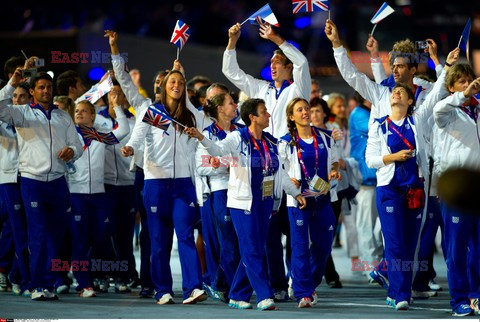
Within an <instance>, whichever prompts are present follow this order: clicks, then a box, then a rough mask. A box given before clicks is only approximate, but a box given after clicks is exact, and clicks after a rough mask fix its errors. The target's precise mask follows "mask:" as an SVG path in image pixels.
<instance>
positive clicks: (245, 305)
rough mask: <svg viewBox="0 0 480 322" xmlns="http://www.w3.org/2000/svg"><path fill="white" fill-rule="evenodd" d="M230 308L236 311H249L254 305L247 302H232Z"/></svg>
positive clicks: (229, 303) (229, 304)
mask: <svg viewBox="0 0 480 322" xmlns="http://www.w3.org/2000/svg"><path fill="white" fill-rule="evenodd" d="M228 306H230V307H233V308H234V309H240V310H247V309H251V308H252V304H250V303H248V302H245V301H235V300H230V301H229V302H228Z"/></svg>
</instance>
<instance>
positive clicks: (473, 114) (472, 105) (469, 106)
mask: <svg viewBox="0 0 480 322" xmlns="http://www.w3.org/2000/svg"><path fill="white" fill-rule="evenodd" d="M477 105H478V101H477V100H476V99H475V98H474V97H471V98H470V99H469V100H468V101H467V102H465V103H464V104H463V105H462V106H460V109H461V110H462V111H464V112H465V114H467V115H468V116H470V118H471V119H472V120H474V121H475V123H477V120H478V113H477V111H476V110H475V109H476V107H477Z"/></svg>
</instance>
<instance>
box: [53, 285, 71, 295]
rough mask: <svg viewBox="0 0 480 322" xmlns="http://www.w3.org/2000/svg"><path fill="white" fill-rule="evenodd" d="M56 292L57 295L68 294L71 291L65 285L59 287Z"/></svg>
mask: <svg viewBox="0 0 480 322" xmlns="http://www.w3.org/2000/svg"><path fill="white" fill-rule="evenodd" d="M56 291H57V294H68V292H69V291H70V286H68V285H65V284H63V285H60V286H59V287H57V289H56Z"/></svg>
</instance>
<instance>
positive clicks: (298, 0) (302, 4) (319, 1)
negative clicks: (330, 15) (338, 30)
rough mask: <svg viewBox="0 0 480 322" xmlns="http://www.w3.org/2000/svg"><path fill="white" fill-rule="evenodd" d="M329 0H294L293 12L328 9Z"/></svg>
mask: <svg viewBox="0 0 480 322" xmlns="http://www.w3.org/2000/svg"><path fill="white" fill-rule="evenodd" d="M329 2H330V1H329V0H292V10H293V13H294V14H295V13H299V12H314V11H328V9H329V6H330V3H329Z"/></svg>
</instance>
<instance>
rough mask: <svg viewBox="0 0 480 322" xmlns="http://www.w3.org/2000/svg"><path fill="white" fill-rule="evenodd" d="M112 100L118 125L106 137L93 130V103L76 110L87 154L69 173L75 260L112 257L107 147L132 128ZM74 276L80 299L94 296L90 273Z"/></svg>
mask: <svg viewBox="0 0 480 322" xmlns="http://www.w3.org/2000/svg"><path fill="white" fill-rule="evenodd" d="M111 98H112V103H113V105H114V106H115V113H117V119H116V120H117V122H118V127H117V128H116V129H115V130H114V131H113V133H112V132H110V133H108V134H103V133H99V132H97V131H96V130H95V129H94V128H93V123H94V121H95V116H96V111H95V106H93V104H92V103H90V102H89V101H87V100H84V101H81V102H79V103H78V104H77V106H76V107H75V123H76V124H77V131H78V132H79V136H80V138H81V139H83V142H85V145H84V147H83V149H84V153H83V154H82V156H81V157H80V158H79V159H78V160H76V161H75V163H74V164H73V166H74V170H70V171H69V172H68V173H67V183H68V188H69V190H70V194H71V202H72V211H71V212H70V214H71V231H72V241H73V243H72V261H88V260H89V259H90V258H99V259H102V260H105V259H112V258H111V257H112V256H113V249H112V248H111V247H110V246H112V245H111V242H110V235H111V233H112V231H111V229H110V228H109V224H108V223H109V222H110V220H108V219H109V218H110V216H111V212H112V209H110V207H108V202H107V197H106V194H105V186H104V175H105V171H104V165H105V145H111V144H118V143H119V141H120V140H122V139H123V138H124V137H126V136H127V135H128V133H129V132H130V127H129V125H128V121H127V118H126V116H125V113H124V112H123V108H122V107H121V106H120V105H119V104H118V102H117V99H118V96H117V95H111ZM90 240H93V244H90ZM105 249H107V251H105ZM92 250H93V253H92ZM89 254H93V256H89ZM89 257H90V258H89ZM89 264H91V263H89ZM73 274H74V276H75V278H76V279H77V282H78V286H77V290H78V291H80V296H81V297H92V296H95V291H94V290H93V288H92V286H93V281H92V276H91V275H90V272H89V270H85V271H84V270H82V269H78V270H74V271H73ZM96 277H98V278H104V276H96ZM107 283H108V282H107Z"/></svg>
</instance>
